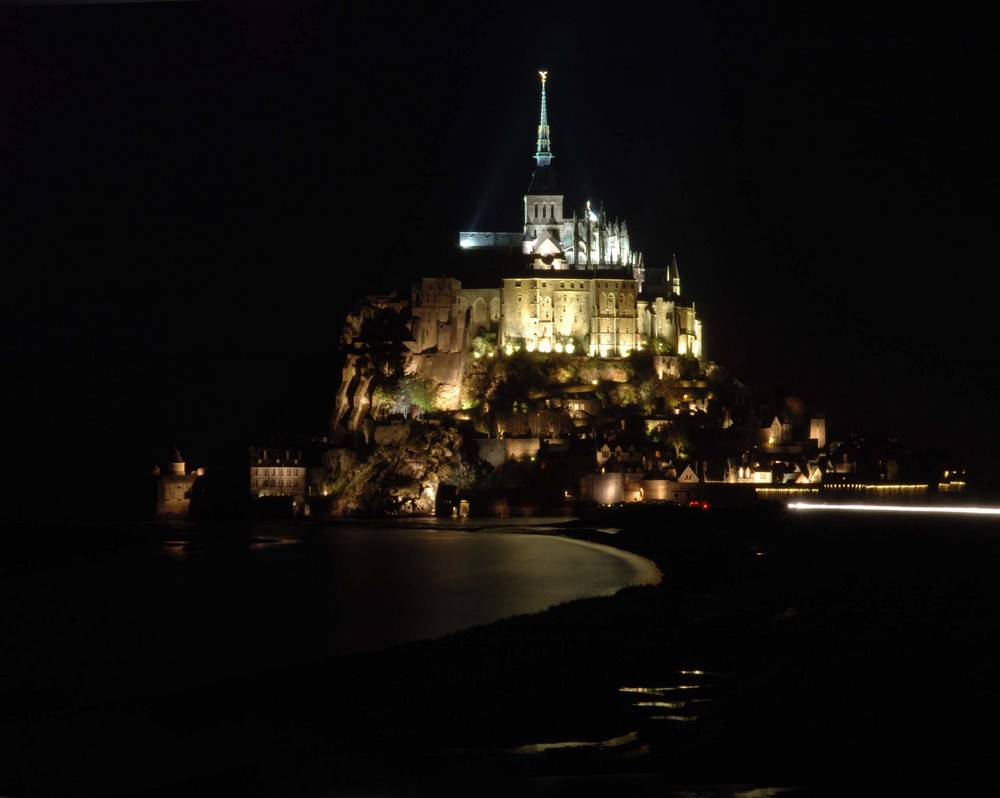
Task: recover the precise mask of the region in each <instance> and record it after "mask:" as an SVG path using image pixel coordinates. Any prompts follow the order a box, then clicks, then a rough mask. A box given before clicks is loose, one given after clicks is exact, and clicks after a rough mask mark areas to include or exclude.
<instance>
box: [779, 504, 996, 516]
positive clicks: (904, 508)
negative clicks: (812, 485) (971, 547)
mask: <svg viewBox="0 0 1000 798" xmlns="http://www.w3.org/2000/svg"><path fill="white" fill-rule="evenodd" d="M787 506H788V508H789V509H790V510H863V511H864V512H889V513H952V514H964V515H1000V507H936V506H928V505H903V504H809V503H806V502H791V503H789V504H788V505H787Z"/></svg>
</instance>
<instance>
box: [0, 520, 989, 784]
mask: <svg viewBox="0 0 1000 798" xmlns="http://www.w3.org/2000/svg"><path fill="white" fill-rule="evenodd" d="M616 524H623V525H624V527H625V528H624V530H623V531H622V532H621V533H619V534H618V535H615V536H613V537H612V538H610V539H609V538H608V537H607V535H606V534H604V533H600V532H595V531H593V529H592V528H591V527H594V526H612V525H616ZM566 534H568V535H574V536H579V537H584V538H588V539H594V540H600V541H601V542H604V543H608V542H613V543H614V544H615V545H618V546H620V547H622V548H625V549H628V550H630V551H634V552H636V553H639V554H642V555H644V556H647V557H649V558H650V559H652V560H654V561H655V562H656V563H657V564H658V565H659V566H660V568H661V570H662V571H663V572H664V574H665V578H664V581H663V583H662V584H661V585H660V586H657V587H635V588H628V589H626V590H623V591H622V592H620V593H619V594H618V595H616V596H615V597H613V598H610V599H608V598H603V599H587V600H582V601H577V602H572V603H570V604H566V605H562V606H559V607H556V608H554V609H551V610H549V611H546V612H544V613H540V614H538V615H532V616H527V617H520V618H514V619H510V620H506V621H501V622H497V623H495V624H491V625H489V626H486V627H481V628H477V629H473V630H469V631H466V632H461V633H458V634H455V635H452V636H450V637H447V638H444V639H442V640H438V641H431V642H423V643H415V644H408V645H405V646H401V647H398V648H395V649H392V650H389V651H385V652H380V653H377V654H368V655H362V656H356V657H348V658H344V659H341V660H335V661H330V662H327V663H324V664H321V665H315V666H310V667H303V668H296V669H294V670H290V671H285V672H272V673H270V674H268V675H267V676H265V677H260V676H254V677H253V678H234V679H230V680H225V681H223V682H222V683H220V684H217V685H213V686H211V687H205V688H199V689H194V690H190V691H186V692H182V693H180V694H169V693H168V694H164V695H161V696H159V697H157V696H156V695H155V694H154V695H153V696H152V697H144V698H142V699H135V698H133V699H127V700H120V701H100V700H95V699H93V698H91V699H90V700H89V701H81V700H79V699H74V698H73V697H67V696H60V695H51V694H35V695H23V694H22V695H18V696H11V695H6V696H4V701H5V706H4V708H3V710H2V712H0V722H2V731H3V733H4V736H5V738H6V740H7V743H6V744H5V745H4V746H3V749H2V754H0V756H2V757H3V759H2V760H0V766H2V776H0V777H2V782H0V794H4V795H13V796H34V795H53V796H56V795H59V796H63V795H65V796H71V795H146V796H151V798H158V797H159V796H174V795H177V796H210V795H211V796H216V795H247V796H289V797H290V798H293V797H295V796H345V797H346V796H425V795H426V796H440V795H446V794H448V795H450V794H463V795H489V796H493V795H496V796H500V795H504V796H506V795H517V796H523V798H531V796H546V797H548V796H649V797H652V796H672V797H673V796H682V795H683V796H704V797H705V798H710V797H711V798H715V796H720V797H721V796H736V795H746V796H758V798H763V796H771V795H788V796H827V795H829V796H847V795H850V796H859V795H878V796H888V795H893V796H896V795H910V796H913V795H934V796H954V795H990V794H997V790H998V789H1000V773H998V772H997V770H996V763H997V751H998V750H1000V749H998V743H1000V732H998V724H997V720H998V717H1000V715H998V712H1000V580H998V579H997V567H998V564H1000V520H998V519H997V518H995V517H987V518H982V517H969V516H923V515H914V514H907V515H890V514H886V513H864V514H858V513H845V512H836V511H824V512H813V513H808V514H801V513H797V512H795V511H790V510H784V509H778V508H767V509H755V510H752V511H751V510H739V511H736V510H729V511H710V512H700V511H688V510H683V511H681V510H676V511H671V510H663V509H661V510H658V511H650V512H645V513H642V512H639V511H635V512H632V513H629V514H628V515H627V516H626V517H624V518H614V519H612V518H594V519H587V521H586V522H583V521H581V522H577V523H573V522H570V523H568V524H567V525H566ZM192 666H194V667H196V666H197V663H192ZM566 743H576V745H559V744H566Z"/></svg>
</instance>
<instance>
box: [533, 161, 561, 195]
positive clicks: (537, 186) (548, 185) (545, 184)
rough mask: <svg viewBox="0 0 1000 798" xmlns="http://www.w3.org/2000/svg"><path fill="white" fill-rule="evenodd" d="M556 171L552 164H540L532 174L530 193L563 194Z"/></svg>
mask: <svg viewBox="0 0 1000 798" xmlns="http://www.w3.org/2000/svg"><path fill="white" fill-rule="evenodd" d="M561 193H562V191H561V190H560V189H559V183H558V181H557V180H556V172H555V170H554V169H553V168H552V167H551V166H538V167H536V168H535V171H534V173H533V174H532V175H531V185H529V186H528V194H561Z"/></svg>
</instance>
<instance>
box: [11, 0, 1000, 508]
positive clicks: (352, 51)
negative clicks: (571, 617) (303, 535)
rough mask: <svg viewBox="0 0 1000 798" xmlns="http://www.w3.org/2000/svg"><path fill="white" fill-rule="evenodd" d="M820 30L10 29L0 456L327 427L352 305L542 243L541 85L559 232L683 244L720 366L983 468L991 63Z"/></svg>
mask: <svg viewBox="0 0 1000 798" xmlns="http://www.w3.org/2000/svg"><path fill="white" fill-rule="evenodd" d="M811 6H812V4H803V3H790V2H779V3H768V4H763V6H762V7H756V6H754V7H749V6H747V5H746V4H739V3H696V2H691V3H683V2H682V3H670V4H649V3H637V4H631V3H627V2H626V3H615V4H610V3H587V2H583V3H573V4H568V5H567V4H562V5H558V4H557V5H552V4H539V5H536V6H531V5H530V4H529V5H527V6H525V5H524V4H510V3H485V4H479V3H476V4H455V3H421V4H405V5H404V4H382V3H372V2H361V3H359V2H338V3H320V2H304V0H290V1H289V2H250V3H242V2H232V3H205V2H167V3H94V4H84V3H71V4H44V5H43V4H31V3H27V4H19V5H9V4H8V5H4V6H2V7H0V75H2V79H0V192H2V194H0V196H2V197H3V203H2V208H0V210H2V214H0V241H2V242H3V244H2V246H3V263H4V265H5V267H6V285H5V287H4V291H3V294H2V296H3V298H2V300H0V303H2V304H0V308H2V316H0V324H2V328H0V332H2V336H0V355H2V357H3V361H2V362H3V366H4V370H5V372H6V378H5V391H6V394H7V397H8V399H9V400H10V402H11V404H10V406H9V412H8V416H7V420H8V424H9V426H10V427H11V428H12V429H13V430H14V435H13V438H12V439H11V443H12V447H13V451H12V450H11V449H8V457H7V458H5V459H7V460H12V459H14V458H12V457H11V454H12V453H13V452H14V451H16V452H18V453H22V452H23V453H24V459H23V462H27V463H30V464H31V465H30V466H28V467H27V468H22V467H20V466H15V470H17V471H18V472H19V475H20V476H22V477H25V476H26V474H25V472H29V476H27V477H26V478H27V479H28V480H29V481H31V482H32V483H34V479H33V478H32V477H33V476H34V475H35V474H37V476H38V479H39V480H41V481H42V483H43V484H44V485H45V486H46V490H49V489H50V488H52V489H56V490H58V487H59V485H60V482H61V481H64V480H65V479H66V477H68V476H69V475H75V474H79V473H80V472H81V471H84V472H86V471H87V470H88V469H89V470H90V471H92V472H93V473H94V475H95V478H96V481H97V482H100V481H101V480H102V479H107V481H108V482H109V483H113V481H114V480H116V479H123V480H125V481H127V480H128V478H129V476H130V475H132V474H134V473H136V472H137V471H138V472H143V473H145V472H146V471H148V469H149V467H151V465H152V463H153V461H155V459H156V458H157V457H159V456H160V454H161V453H162V452H163V451H164V450H165V449H166V450H167V451H169V449H170V448H171V447H172V446H174V445H176V446H178V447H180V449H181V451H182V453H183V454H184V455H185V457H186V458H187V459H188V461H189V463H191V464H192V465H198V464H204V463H206V462H211V461H212V459H213V457H215V456H216V455H217V453H218V452H219V451H222V450H226V449H230V448H232V447H234V446H235V447H243V446H245V445H246V442H247V440H248V438H252V437H260V436H261V435H263V434H266V433H267V432H273V431H282V430H283V429H289V430H294V431H299V432H303V433H305V434H312V433H315V434H323V433H324V432H325V431H326V423H327V420H328V418H329V414H330V410H331V408H332V397H333V390H334V388H335V386H336V383H337V381H338V378H339V374H338V373H337V371H336V369H337V364H338V359H337V353H336V347H337V342H338V337H339V333H340V329H341V326H342V321H343V318H344V315H345V313H346V312H347V311H348V310H349V309H350V308H351V307H352V306H353V304H354V303H355V301H356V300H357V299H358V298H359V297H360V296H361V295H362V294H363V293H365V292H369V291H384V290H392V289H397V290H401V291H404V292H405V291H408V288H409V284H410V281H411V279H412V278H414V277H416V276H420V275H423V274H434V273H437V272H438V271H439V269H440V265H441V264H446V263H448V261H449V259H450V258H451V257H452V256H453V254H454V249H455V246H456V243H457V239H458V233H459V232H460V231H462V230H473V229H479V230H505V231H506V230H517V229H519V227H520V224H521V214H522V198H523V195H524V192H525V190H526V189H527V187H528V183H529V181H530V177H531V170H532V167H533V163H534V162H533V160H532V158H531V156H532V154H533V153H534V145H535V126H536V125H537V121H538V106H539V84H538V75H537V72H538V70H539V69H547V70H548V72H549V83H548V100H549V102H548V109H549V122H550V125H551V130H552V151H553V153H554V156H555V158H554V161H553V163H554V166H555V168H556V170H557V173H558V175H559V177H560V179H561V180H562V182H563V184H564V188H565V190H566V194H567V206H566V207H567V212H569V211H571V210H573V209H574V208H579V207H582V205H583V203H584V202H585V201H586V200H591V201H592V202H593V203H594V204H596V205H599V204H601V203H603V204H604V207H605V209H606V211H607V212H608V214H609V216H611V217H612V218H618V219H623V220H625V221H626V222H627V223H628V225H629V231H630V234H631V237H632V243H633V247H634V248H636V249H638V250H640V251H641V252H642V253H643V255H644V259H645V262H646V265H647V266H663V265H666V263H667V261H668V259H669V258H670V257H671V255H672V254H674V253H676V256H677V260H678V264H679V266H680V272H681V276H682V280H683V293H684V294H685V295H686V296H687V297H688V298H690V299H693V300H694V301H695V302H696V304H697V307H698V310H699V313H700V316H701V318H702V319H703V322H704V330H705V352H706V356H707V357H708V358H709V359H711V360H714V361H716V362H718V363H720V364H722V365H724V366H726V367H727V368H729V369H730V370H731V371H732V372H733V373H734V374H735V375H737V376H738V377H740V378H741V379H742V380H743V381H744V382H746V383H748V384H749V385H752V386H755V387H758V388H761V389H768V388H771V387H780V388H784V389H786V390H788V391H789V392H791V393H795V394H797V395H799V396H801V397H802V398H803V399H804V400H805V401H806V403H807V405H808V406H809V407H810V408H811V409H814V410H823V411H825V412H826V413H827V415H828V416H829V417H830V419H831V422H835V423H837V424H838V426H841V427H842V428H849V429H853V430H856V431H858V432H861V433H868V432H877V433H879V434H889V435H895V436H897V437H899V438H901V439H902V440H905V441H912V442H913V443H914V444H917V445H921V446H922V445H928V446H939V447H943V448H946V449H949V450H951V451H953V452H954V453H955V454H956V455H957V456H958V457H959V458H961V459H962V460H964V461H965V462H966V463H967V464H968V465H970V467H973V468H974V469H976V470H977V471H978V472H979V473H981V474H989V475H990V476H991V477H992V476H995V474H994V471H995V470H996V469H995V467H994V465H993V463H992V459H993V456H994V455H993V452H994V451H995V448H996V445H997V443H998V440H1000V435H998V430H1000V426H998V424H1000V422H998V421H997V414H996V412H995V411H994V406H993V397H994V395H996V394H997V392H998V390H1000V379H998V377H997V369H996V366H995V358H996V353H995V350H996V345H995V343H994V342H995V340H996V335H995V333H994V327H995V322H994V319H995V317H996V312H995V310H994V308H993V304H992V303H993V302H994V296H995V292H994V289H993V283H994V282H995V278H994V277H993V276H992V274H991V272H992V271H993V270H994V268H995V266H994V264H993V258H992V255H993V253H994V251H995V246H994V241H993V236H988V233H990V232H991V231H992V229H993V218H994V216H995V214H996V206H997V203H996V195H997V188H996V187H997V175H996V169H995V156H994V147H995V142H996V133H997V116H996V109H995V99H994V97H995V88H994V85H993V82H992V74H993V73H994V72H995V66H996V65H995V64H994V61H995V60H996V58H995V55H994V52H995V49H996V48H995V46H994V43H992V42H990V41H989V40H988V39H987V32H986V31H985V30H983V29H982V26H981V24H980V23H979V22H978V21H977V20H975V19H963V18H958V19H955V18H951V19H949V18H947V17H945V16H944V10H943V9H942V8H935V9H934V10H933V12H930V11H929V12H917V11H915V6H913V5H910V4H892V5H872V4H851V3H848V4H837V5H835V6H829V7H826V8H819V9H817V8H813V7H811ZM917 14H924V15H923V16H917ZM36 446H37V447H41V448H43V450H44V451H45V454H46V456H45V457H44V459H43V460H42V461H41V463H42V464H43V465H40V466H36V465H35V461H34V459H33V458H30V457H28V454H27V452H28V450H29V449H30V448H33V447H36ZM52 447H57V448H56V449H54V450H53V449H52ZM41 467H47V468H48V469H50V470H49V471H47V472H45V473H44V474H42V473H38V471H37V469H38V468H41ZM33 501H39V500H35V499H33ZM40 501H42V502H44V503H46V504H52V500H46V499H42V500H40Z"/></svg>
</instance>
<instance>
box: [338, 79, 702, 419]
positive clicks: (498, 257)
mask: <svg viewBox="0 0 1000 798" xmlns="http://www.w3.org/2000/svg"><path fill="white" fill-rule="evenodd" d="M539 76H540V78H541V110H540V116H539V120H538V129H537V140H536V147H535V154H534V161H535V167H534V170H533V173H532V178H531V182H530V185H529V186H528V190H527V193H526V194H525V195H524V208H523V223H522V229H521V230H519V231H517V232H461V233H459V237H458V250H459V252H458V255H459V257H458V258H457V262H459V263H463V264H465V267H464V268H456V269H455V270H454V272H453V274H451V275H445V276H426V277H422V278H420V279H418V280H417V281H416V282H415V283H413V285H412V292H411V297H410V300H409V301H408V302H407V301H406V300H403V299H400V298H399V297H396V296H395V295H393V296H389V297H368V298H366V303H367V305H366V306H359V308H358V309H357V310H356V312H355V313H354V314H353V315H352V316H349V317H348V319H347V322H346V325H345V329H344V335H343V338H342V343H343V344H344V345H345V351H346V352H347V356H346V360H345V363H344V373H343V375H342V380H341V384H340V391H339V392H338V395H337V398H336V405H335V410H334V414H333V419H332V422H333V423H332V426H333V430H334V433H335V434H336V431H337V430H338V429H340V430H352V431H356V430H358V429H359V428H360V426H359V425H360V424H361V422H362V421H363V419H364V418H366V417H367V415H368V413H369V411H370V410H371V376H373V375H371V374H370V373H368V372H370V368H369V367H368V366H367V365H366V362H365V359H366V352H367V350H368V349H369V346H368V344H370V342H364V341H363V340H362V339H363V338H364V336H363V334H362V328H363V327H364V326H365V325H366V322H368V321H370V319H371V318H372V317H374V316H377V315H379V314H382V313H383V311H384V310H386V309H391V310H392V311H393V312H394V313H395V314H397V316H398V315H400V314H402V313H403V312H404V307H403V306H404V305H405V315H406V321H405V330H402V331H401V338H402V341H401V342H402V343H403V344H404V345H405V347H406V350H407V352H406V353H405V354H406V357H407V359H408V366H407V370H408V372H409V373H417V374H420V375H421V376H423V377H425V378H428V379H430V380H433V381H435V382H437V383H438V384H440V385H442V386H444V388H443V390H442V391H440V392H439V397H438V398H439V402H438V404H439V409H441V410H457V409H459V407H460V406H461V404H462V397H461V396H460V393H461V391H460V383H461V374H462V369H463V367H464V361H465V358H466V357H467V356H469V354H470V352H471V351H472V349H473V341H474V339H476V338H477V337H478V336H484V335H486V336H489V338H490V340H491V341H493V342H495V346H496V348H497V350H498V351H500V352H502V353H506V354H511V353H513V352H514V351H517V350H520V349H524V350H526V351H530V352H546V353H547V352H557V353H569V354H576V355H583V356H587V355H589V356H591V357H597V358H615V357H626V356H628V355H629V354H630V353H631V352H633V351H635V350H637V349H646V350H650V351H652V352H654V353H656V354H657V355H662V356H674V357H687V358H695V359H697V360H699V361H700V360H701V359H702V357H703V350H702V329H701V322H700V321H699V320H698V318H697V314H696V312H695V305H694V303H693V302H685V301H684V300H682V298H681V282H680V276H679V274H678V270H677V262H676V258H675V259H673V260H672V261H671V262H670V263H669V264H664V265H663V266H661V267H652V268H648V267H647V266H646V265H645V264H644V262H643V257H642V254H641V253H640V252H639V251H638V250H636V249H635V248H633V246H632V242H631V240H630V237H629V233H628V227H627V225H626V223H625V222H618V221H611V220H609V218H608V216H607V214H606V213H605V211H604V209H603V206H601V207H600V208H599V209H597V210H595V209H594V208H592V206H591V203H590V202H589V201H588V202H586V203H584V204H583V206H582V207H581V208H580V210H579V212H577V211H573V212H572V213H570V214H568V215H567V212H566V201H565V197H564V195H563V193H562V191H561V189H560V186H559V182H558V180H557V178H556V171H555V169H554V167H553V160H554V155H553V152H552V139H551V131H550V128H549V123H548V109H547V98H546V88H547V85H546V84H547V73H546V72H539ZM484 263H488V264H490V266H491V268H490V269H480V268H478V267H477V264H484ZM459 275H460V276H459ZM379 306H381V307H379ZM476 354H478V353H476ZM447 386H451V387H452V390H449V389H448V387H447Z"/></svg>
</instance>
